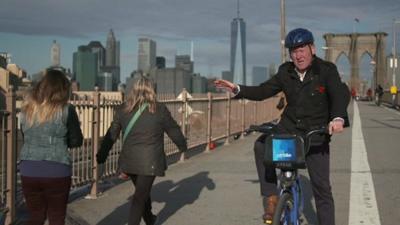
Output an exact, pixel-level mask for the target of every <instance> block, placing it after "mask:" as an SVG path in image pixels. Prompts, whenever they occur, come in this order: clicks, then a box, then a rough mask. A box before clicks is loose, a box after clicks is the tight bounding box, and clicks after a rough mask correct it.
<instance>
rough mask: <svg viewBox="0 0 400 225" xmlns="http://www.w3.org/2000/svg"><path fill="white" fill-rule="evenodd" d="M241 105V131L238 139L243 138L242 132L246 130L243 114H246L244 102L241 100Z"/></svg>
mask: <svg viewBox="0 0 400 225" xmlns="http://www.w3.org/2000/svg"><path fill="white" fill-rule="evenodd" d="M240 101H241V103H242V129H241V135H240V138H244V130H245V128H246V119H245V116H246V115H245V114H246V102H245V101H246V100H245V99H244V98H242V99H241V100H240Z"/></svg>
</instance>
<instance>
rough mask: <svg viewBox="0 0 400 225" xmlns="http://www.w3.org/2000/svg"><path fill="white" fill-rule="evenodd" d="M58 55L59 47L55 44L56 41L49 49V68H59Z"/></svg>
mask: <svg viewBox="0 0 400 225" xmlns="http://www.w3.org/2000/svg"><path fill="white" fill-rule="evenodd" d="M60 54H61V47H60V44H58V43H57V42H56V40H54V41H53V44H52V45H51V49H50V58H51V66H60V65H61V62H60Z"/></svg>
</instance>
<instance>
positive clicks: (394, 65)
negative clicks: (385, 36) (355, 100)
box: [390, 19, 400, 106]
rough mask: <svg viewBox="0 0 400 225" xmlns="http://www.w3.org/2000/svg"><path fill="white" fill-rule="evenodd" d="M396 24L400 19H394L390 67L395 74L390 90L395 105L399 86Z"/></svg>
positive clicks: (399, 22)
mask: <svg viewBox="0 0 400 225" xmlns="http://www.w3.org/2000/svg"><path fill="white" fill-rule="evenodd" d="M396 24H400V20H397V19H394V20H393V49H392V53H393V57H392V58H391V59H390V67H391V68H392V69H393V70H392V71H393V75H392V87H391V88H390V92H391V94H392V103H393V106H395V103H396V102H395V99H396V95H397V93H395V92H397V87H396V68H397V55H396V54H397V53H396Z"/></svg>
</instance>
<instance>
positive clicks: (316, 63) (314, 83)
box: [215, 28, 350, 225]
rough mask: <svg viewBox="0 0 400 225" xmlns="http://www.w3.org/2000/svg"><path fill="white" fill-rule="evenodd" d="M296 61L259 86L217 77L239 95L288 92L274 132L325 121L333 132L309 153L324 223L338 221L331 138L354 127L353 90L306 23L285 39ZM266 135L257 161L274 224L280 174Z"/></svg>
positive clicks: (267, 219)
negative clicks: (267, 156)
mask: <svg viewBox="0 0 400 225" xmlns="http://www.w3.org/2000/svg"><path fill="white" fill-rule="evenodd" d="M285 47H286V48H287V49H288V50H289V53H290V59H291V61H290V62H285V63H283V64H282V65H281V66H280V67H279V70H278V72H277V74H275V75H274V76H272V77H271V78H270V79H269V80H267V81H266V82H264V83H262V84H260V85H259V86H245V85H241V84H234V83H231V82H229V81H227V80H217V81H215V86H216V87H218V88H223V89H227V90H228V91H230V92H232V93H233V94H235V96H234V98H246V99H250V100H258V101H261V100H264V99H266V98H269V97H272V96H275V95H276V94H277V93H279V92H281V91H282V92H283V93H284V94H285V95H286V101H287V105H286V108H285V109H284V111H283V113H282V115H281V119H280V121H279V123H278V124H277V125H276V127H275V128H274V129H273V131H272V132H273V133H290V134H298V135H303V136H304V135H305V134H306V133H307V132H308V131H310V130H313V129H318V128H321V127H323V126H327V127H328V128H329V134H321V135H315V136H314V137H313V138H312V143H311V148H310V151H309V153H308V154H307V155H306V164H307V168H308V173H309V175H310V180H311V185H312V190H313V194H314V199H315V204H316V208H317V217H318V221H319V224H320V225H334V224H335V209H334V201H333V196H332V190H331V184H330V178H329V173H330V172H329V142H330V137H331V135H332V134H335V133H340V132H342V131H343V128H344V127H346V126H349V122H348V116H347V106H348V104H349V101H350V93H349V90H348V88H347V86H346V85H345V84H344V83H342V82H341V80H340V77H339V73H338V70H337V68H336V66H335V65H334V64H333V63H331V62H327V61H324V60H322V59H321V58H318V57H317V56H316V55H315V53H316V48H315V45H314V37H313V35H312V33H311V32H310V31H309V30H307V29H303V28H297V29H294V30H292V31H290V32H289V33H288V34H287V36H286V39H285ZM266 135H268V134H264V135H262V136H260V137H259V138H258V139H257V141H256V143H255V145H254V152H255V161H256V167H257V173H258V176H259V179H260V189H261V195H262V196H263V197H264V199H265V201H266V202H265V206H266V207H265V209H264V214H263V221H264V223H266V224H270V223H272V218H273V214H274V211H275V207H276V204H277V201H278V194H279V193H278V189H277V186H276V182H277V177H276V172H275V169H274V168H266V167H265V166H264V164H263V158H264V141H265V138H266Z"/></svg>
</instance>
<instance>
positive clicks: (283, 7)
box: [281, 0, 286, 63]
mask: <svg viewBox="0 0 400 225" xmlns="http://www.w3.org/2000/svg"><path fill="white" fill-rule="evenodd" d="M285 24H286V22H285V0H281V60H282V63H284V62H285V61H286V49H285V36H286V25H285Z"/></svg>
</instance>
